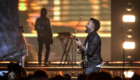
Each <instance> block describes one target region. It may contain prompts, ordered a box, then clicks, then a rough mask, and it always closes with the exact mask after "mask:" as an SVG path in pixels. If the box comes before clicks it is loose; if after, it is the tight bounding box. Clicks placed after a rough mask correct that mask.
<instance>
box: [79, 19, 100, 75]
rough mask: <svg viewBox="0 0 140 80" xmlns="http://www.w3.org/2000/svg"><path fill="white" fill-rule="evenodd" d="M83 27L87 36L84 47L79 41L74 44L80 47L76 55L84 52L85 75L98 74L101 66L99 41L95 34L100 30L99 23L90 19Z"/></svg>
mask: <svg viewBox="0 0 140 80" xmlns="http://www.w3.org/2000/svg"><path fill="white" fill-rule="evenodd" d="M85 27H86V31H85V32H87V33H88V36H87V37H86V39H85V43H84V45H82V43H81V41H80V40H76V44H77V46H79V47H80V49H77V53H81V52H83V51H84V55H85V57H86V58H85V59H87V60H86V62H87V64H86V66H87V67H86V71H85V74H87V75H88V74H89V73H91V72H99V71H100V67H101V64H102V58H101V39H100V36H99V35H98V34H97V32H96V31H98V30H99V28H100V22H99V21H98V20H97V19H94V18H90V21H89V22H88V23H87V24H86V25H85ZM81 48H82V49H81ZM81 50H83V51H81Z"/></svg>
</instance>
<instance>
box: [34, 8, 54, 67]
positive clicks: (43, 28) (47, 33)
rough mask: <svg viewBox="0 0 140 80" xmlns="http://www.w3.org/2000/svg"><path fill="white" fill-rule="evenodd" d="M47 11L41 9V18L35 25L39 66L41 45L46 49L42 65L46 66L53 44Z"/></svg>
mask: <svg viewBox="0 0 140 80" xmlns="http://www.w3.org/2000/svg"><path fill="white" fill-rule="evenodd" d="M46 15H47V10H46V8H42V9H41V17H39V18H37V20H36V23H35V30H36V31H37V36H38V37H37V40H38V45H39V51H38V61H39V65H41V60H42V49H43V43H44V44H45V47H46V53H45V60H44V64H45V65H46V66H48V64H46V63H47V61H48V57H49V52H50V45H51V44H52V43H53V35H52V29H51V24H50V20H49V18H47V17H46Z"/></svg>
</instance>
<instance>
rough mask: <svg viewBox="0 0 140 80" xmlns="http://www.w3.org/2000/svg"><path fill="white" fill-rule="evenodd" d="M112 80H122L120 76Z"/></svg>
mask: <svg viewBox="0 0 140 80" xmlns="http://www.w3.org/2000/svg"><path fill="white" fill-rule="evenodd" d="M112 80H122V78H121V77H120V76H115V77H114V78H113V79H112Z"/></svg>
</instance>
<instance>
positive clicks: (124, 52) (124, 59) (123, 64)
mask: <svg viewBox="0 0 140 80" xmlns="http://www.w3.org/2000/svg"><path fill="white" fill-rule="evenodd" d="M121 31H122V40H123V44H124V42H125V39H124V35H125V33H124V30H123V28H121ZM124 66H125V50H124V48H123V80H124Z"/></svg>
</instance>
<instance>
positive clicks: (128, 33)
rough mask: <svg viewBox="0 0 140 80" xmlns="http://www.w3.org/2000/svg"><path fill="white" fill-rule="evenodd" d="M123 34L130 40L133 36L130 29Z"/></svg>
mask: <svg viewBox="0 0 140 80" xmlns="http://www.w3.org/2000/svg"><path fill="white" fill-rule="evenodd" d="M125 34H126V37H127V38H132V37H133V35H134V32H133V30H132V29H128V30H127V31H126V32H125Z"/></svg>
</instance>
